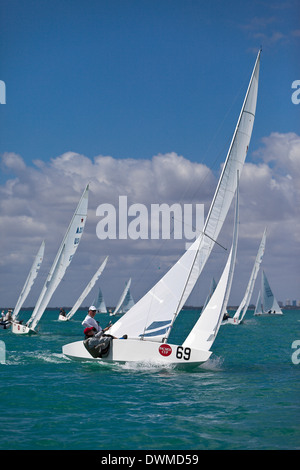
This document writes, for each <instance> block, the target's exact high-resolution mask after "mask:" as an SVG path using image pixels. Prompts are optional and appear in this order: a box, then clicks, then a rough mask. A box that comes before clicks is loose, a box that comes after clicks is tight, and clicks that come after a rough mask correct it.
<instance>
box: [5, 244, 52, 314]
mask: <svg viewBox="0 0 300 470" xmlns="http://www.w3.org/2000/svg"><path fill="white" fill-rule="evenodd" d="M44 252H45V241H43V242H42V244H41V246H40V248H39V249H38V252H37V254H36V256H35V258H34V261H33V263H32V266H31V268H30V271H29V274H28V276H27V279H26V281H25V284H24V286H23V289H22V291H21V294H20V295H19V298H18V300H17V303H16V306H15V308H14V311H13V314H12V319H13V321H14V320H16V318H17V316H18V314H19V311H20V310H21V308H22V305H23V304H24V302H25V300H26V298H27V296H28V294H29V292H30V290H31V287H32V286H33V283H34V281H35V279H36V277H37V275H38V272H39V269H40V267H41V264H42V261H43V257H44Z"/></svg>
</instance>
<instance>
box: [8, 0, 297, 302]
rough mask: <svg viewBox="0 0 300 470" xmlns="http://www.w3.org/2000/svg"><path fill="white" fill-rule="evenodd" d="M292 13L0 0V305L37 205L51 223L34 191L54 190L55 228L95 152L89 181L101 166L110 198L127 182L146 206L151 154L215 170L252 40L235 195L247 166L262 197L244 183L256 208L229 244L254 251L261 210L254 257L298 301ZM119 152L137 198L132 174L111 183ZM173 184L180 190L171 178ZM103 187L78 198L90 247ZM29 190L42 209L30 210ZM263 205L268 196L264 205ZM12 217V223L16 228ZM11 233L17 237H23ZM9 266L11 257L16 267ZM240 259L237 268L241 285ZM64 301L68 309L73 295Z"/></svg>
mask: <svg viewBox="0 0 300 470" xmlns="http://www.w3.org/2000/svg"><path fill="white" fill-rule="evenodd" d="M299 13H300V7H299V1H296V0H287V1H281V2H279V1H276V0H275V1H274V2H267V1H261V0H259V1H255V0H254V1H251V2H241V1H226V2H224V1H202V0H198V1H194V0H185V1H183V0H173V1H171V0H159V1H158V0H150V1H143V0H140V1H136V0H132V1H130V0H129V1H124V0H123V1H118V0H109V1H104V0H98V1H94V0H85V1H83V0H72V1H70V0H69V1H68V0H66V1H56V0H51V1H49V0H39V1H32V0H26V2H24V1H23V0H22V1H18V0H0V59H1V61H0V64H1V65H0V79H1V80H3V81H4V82H5V84H6V104H5V105H1V106H0V129H1V135H0V137H1V138H0V155H1V159H2V160H1V175H0V191H1V200H2V203H1V204H2V206H1V208H0V214H1V217H2V220H6V222H7V224H6V228H5V229H4V228H2V229H1V230H2V233H1V239H2V240H5V243H3V244H2V251H3V255H1V257H2V261H1V265H0V268H1V270H3V273H4V272H6V273H9V275H7V281H4V282H3V284H2V286H3V287H2V290H1V292H0V294H1V298H2V299H4V301H3V302H5V301H6V302H7V303H8V304H13V302H14V298H15V296H16V293H15V290H13V289H12V288H11V287H9V286H10V285H11V284H12V283H13V284H17V285H18V287H19V288H20V289H21V287H22V282H23V281H22V279H23V278H24V277H26V274H27V270H28V267H29V266H30V264H31V260H32V256H33V255H34V253H35V252H36V251H37V248H38V246H39V242H40V239H41V237H44V235H45V233H46V228H45V227H46V221H45V220H44V219H43V217H44V215H45V212H46V213H47V214H48V218H49V219H50V220H53V217H55V220H56V219H59V217H58V216H57V215H56V214H55V213H54V212H51V210H53V208H51V207H50V203H49V206H48V205H46V206H43V205H42V201H45V200H46V199H44V196H45V194H44V193H43V191H44V192H46V191H47V193H48V196H50V195H55V194H63V197H64V199H63V201H64V204H65V207H64V208H62V202H61V201H62V199H60V202H59V204H58V203H57V202H55V203H53V205H54V206H55V207H56V210H57V208H58V207H61V210H62V211H63V212H64V214H65V218H64V219H61V226H59V227H60V228H59V229H58V233H59V237H61V236H62V234H63V232H64V230H65V227H66V225H67V223H68V221H66V219H67V218H68V217H69V215H68V214H70V217H71V214H72V212H73V210H74V208H75V206H76V201H77V200H78V198H79V196H80V194H81V192H82V191H83V188H84V186H85V184H86V182H87V180H89V179H90V178H91V177H93V175H95V171H96V164H95V157H97V156H110V157H111V160H109V161H108V160H105V165H106V166H105V168H104V167H102V168H101V169H100V170H99V172H100V173H99V177H98V180H99V181H102V180H101V174H104V173H105V174H106V175H110V177H111V185H114V186H115V187H117V189H116V194H118V195H122V194H125V193H126V191H128V194H129V193H130V194H131V197H132V202H145V203H146V202H148V203H149V202H151V197H150V195H149V194H148V196H146V186H147V176H146V173H145V168H146V166H147V167H151V168H152V169H153V168H154V166H155V162H156V160H153V157H155V156H157V155H160V154H161V155H168V157H167V158H169V161H171V160H172V161H175V162H176V164H175V165H178V168H179V163H180V162H181V163H182V160H180V158H179V156H182V157H183V159H184V165H185V166H186V168H187V169H189V170H187V171H191V172H192V173H194V174H196V173H197V172H196V165H199V164H203V165H205V167H206V168H207V169H209V170H211V171H213V174H214V176H217V174H218V171H219V168H220V164H221V163H222V161H224V158H225V156H226V152H227V148H228V145H229V143H230V139H231V136H232V134H233V130H234V127H235V124H236V121H237V117H238V114H239V111H240V107H241V104H242V101H243V98H244V94H245V91H246V88H247V85H248V81H249V78H250V75H251V71H252V68H253V65H254V62H255V58H256V55H257V52H258V50H259V48H260V46H262V48H263V53H262V61H261V74H260V85H259V98H258V105H257V117H256V121H255V125H254V132H253V136H252V140H251V145H250V151H249V154H248V156H247V164H249V166H248V167H247V170H246V172H245V183H244V188H245V194H244V201H245V204H246V202H247V199H249V197H250V198H251V197H254V196H255V195H253V190H252V189H251V184H250V183H251V181H252V180H251V178H253V175H255V174H258V173H255V171H254V170H258V171H260V173H259V174H260V175H261V178H265V180H264V184H265V185H269V187H270V188H271V192H270V191H269V192H267V191H266V190H265V188H264V190H263V189H262V188H261V189H260V191H261V193H260V191H257V195H256V197H257V200H253V202H252V206H251V207H257V205H258V204H259V203H260V202H261V194H264V197H266V202H265V203H264V208H265V213H264V214H263V213H260V214H257V213H254V212H253V213H250V212H249V218H250V219H251V218H252V219H253V220H252V219H251V222H253V223H252V225H251V230H250V229H248V234H247V233H246V230H245V233H244V235H243V231H242V233H241V246H242V247H244V248H245V252H246V253H248V251H247V250H248V249H249V253H248V255H249V256H250V251H251V250H252V251H251V256H255V250H256V248H255V247H256V246H258V242H259V239H260V236H261V234H262V231H263V228H264V223H265V220H264V219H270V220H269V223H270V225H271V227H273V229H272V228H271V230H270V237H269V241H270V245H269V254H268V256H269V258H268V256H267V257H266V258H267V259H266V263H267V265H268V264H269V269H270V270H273V268H274V267H275V266H276V265H280V266H285V267H286V273H289V274H288V275H287V277H286V281H285V282H284V283H283V282H282V279H281V277H280V275H279V273H277V272H275V273H274V271H273V275H274V280H273V282H274V284H275V287H276V288H277V289H278V290H279V295H278V297H279V298H280V299H282V300H284V299H285V298H287V297H290V298H300V294H299V293H298V287H297V286H298V285H299V283H298V282H296V280H298V277H297V276H298V274H299V268H298V265H297V264H296V262H295V253H297V249H298V245H297V242H299V240H296V238H295V237H296V235H295V234H293V235H292V231H293V232H295V231H296V229H295V227H296V224H298V223H299V222H297V220H298V219H299V218H298V216H299V212H296V209H295V208H294V206H295V202H296V203H297V202H299V194H298V192H297V187H298V183H299V179H297V178H296V177H295V176H294V175H295V174H298V173H297V171H296V170H298V169H299V161H300V154H299V149H300V147H299V139H300V137H299V134H300V129H299V122H300V120H299V111H300V105H299V106H296V105H294V104H293V103H292V101H291V95H292V89H291V85H292V82H293V81H294V80H297V79H300V70H299V45H300V44H299V43H300V26H299ZM72 152H73V153H72ZM74 155H75V156H74ZM174 155H175V156H174ZM62 156H63V157H62ZM167 158H166V160H167ZM101 161H102V160H101ZM132 161H133V162H135V163H134V165H135V168H136V171H138V172H139V174H142V175H143V177H142V182H141V185H143V186H144V189H145V191H144V193H143V194H142V189H141V188H140V187H137V186H136V182H133V183H132V182H131V183H130V184H132V186H134V191H133V190H132V188H130V187H129V182H128V181H127V180H126V184H125V182H122V180H123V179H124V181H125V179H126V178H125V174H124V173H123V174H122V171H123V172H124V166H122V164H121V162H124V163H123V165H129V162H132ZM161 161H162V160H161ZM189 162H191V163H192V164H193V165H194V167H193V168H194V170H193V169H192V170H191V169H190V168H191V167H190V163H189ZM102 163H103V165H104V160H103V161H102ZM110 164H111V166H110V168H109V170H108V166H109V165H110ZM130 164H131V165H133V164H132V163H130ZM251 164H252V165H254V166H251ZM143 165H144V166H143ZM151 165H152V166H151ZM166 168H167V166H166V167H165V173H164V170H163V169H162V175H164V174H165V175H166V178H167V177H168V175H170V172H169V171H168V170H166ZM197 168H198V169H199V168H200V167H199V166H197ZM97 171H98V167H97ZM199 171H200V170H199ZM252 171H253V173H251V172H252ZM153 174H154V173H153ZM174 174H175V173H174ZM178 174H179V173H178ZM74 175H76V176H74ZM81 176H82V177H81ZM177 176H178V175H177V173H176V177H177ZM203 178H204V177H203ZM37 181H39V182H40V183H41V189H40V192H38V190H37V189H36V188H35V190H33V189H32V188H33V185H36V187H39V186H38V184H37ZM164 181H166V180H164ZM176 181H177V180H176ZM203 181H204V179H203ZM209 181H210V185H208V186H207V194H206V193H205V194H204V193H203V196H201V197H203V202H205V203H208V202H209V201H210V200H211V197H212V195H213V191H214V188H215V181H213V179H212V175H211V179H210V180H209ZM169 183H170V184H169V186H168V185H166V187H168V190H169V192H167V190H166V191H165V194H166V197H167V199H168V201H169V200H172V201H176V196H174V194H173V192H174V190H173V189H172V188H174V183H173V186H172V184H171V182H169ZM177 183H178V187H181V186H180V181H179V179H178V181H177ZM289 184H290V185H291V186H289ZM42 185H43V186H42ZM185 185H186V183H185ZM62 186H64V188H62ZM183 186H184V185H183ZM191 186H192V185H191ZM30 188H31V189H30ZM70 188H71V189H70ZM128 188H129V189H128ZM247 188H248V189H247ZM110 189H111V188H109V189H108V190H106V193H103V194H102V193H101V194H100V192H99V191H100V189H99V190H98V188H96V189H95V187H94V199H93V197H92V196H91V211H92V212H93V213H92V215H91V217H90V220H91V224H92V223H93V225H92V226H89V227H87V229H86V230H87V232H88V234H89V235H87V236H89V237H90V240H91V239H92V234H93V237H94V239H93V243H96V242H99V240H96V236H95V225H96V220H95V209H96V207H97V205H98V204H100V202H101V201H102V199H101V198H107V199H106V200H107V202H109V198H108V194H110ZM64 190H65V193H63V191H64ZM68 190H69V193H67V191H68ZM202 190H203V191H204V188H202ZM97 191H98V192H97ZM130 191H131V192H130ZM241 191H243V185H242V186H241ZM247 191H249V193H247ZM272 191H273V192H272ZM275 192H276V194H275ZM32 194H34V196H32ZM137 195H139V196H137ZM33 197H34V198H35V201H33ZM134 197H135V198H136V199H134ZM139 197H140V199H138V198H139ZM147 197H148V198H147ZM39 198H40V201H41V204H40V207H37V206H35V203H36V201H37V200H39ZM242 198H243V195H242ZM204 199H205V201H204ZM274 201H278V203H277V213H276V211H275V208H274ZM160 202H165V201H164V200H161V201H160ZM197 202H202V200H201V199H200V201H197ZM47 211H48V212H47ZM278 211H280V213H278ZM10 214H11V218H9V215H10ZM54 214H55V215H54ZM24 217H27V219H26V220H25V219H24ZM256 217H257V219H256ZM271 219H272V220H271ZM279 219H283V220H285V224H286V226H287V227H289V225H290V229H289V233H291V235H290V236H291V237H292V238H291V240H290V242H289V251H288V252H286V251H285V249H286V248H283V240H282V239H281V238H280V237H279V235H278V225H277V223H278V221H279ZM68 220H69V219H68ZM256 220H257V225H255V224H254V221H256ZM39 223H40V225H38V224H39ZM10 224H11V225H10ZM22 224H24V225H22ZM272 224H273V226H272ZM14 226H17V227H19V228H20V227H21V228H22V230H21V232H20V231H19V230H17V231H15V229H14V228H13V227H14ZM11 230H13V231H14V234H13V237H10V234H11ZM18 232H19V233H18ZM250 232H251V234H252V235H253V236H251V237H250V235H249V233H250ZM24 234H25V236H26V237H28V241H27V242H26V243H25V244H24V245H23V244H22V242H23V240H24ZM33 235H34V238H33ZM54 235H55V233H52V238H50V241H49V246H50V247H51V250H52V251H51V250H50V253H49V261H48V262H49V263H50V261H52V259H53V257H54V255H55V247H58V245H59V242H60V238H57V237H58V235H57V237H54ZM243 236H244V239H243ZM18 237H19V238H18ZM48 237H50V235H48ZM249 237H250V238H249ZM33 239H34V243H33ZM26 240H27V238H26ZM30 240H31V242H30ZM243 240H244V245H243ZM82 245H84V243H83V241H82ZM82 245H81V248H82V252H83V255H82V258H80V254H79V255H78V258H79V260H78V266H82V265H83V264H84V263H86V266H84V269H85V270H86V276H87V277H88V276H89V273H90V274H91V275H92V274H93V272H95V270H96V266H95V265H94V266H93V265H92V263H93V256H92V254H91V253H90V252H88V249H85V248H84V246H83V247H82ZM20 246H22V247H23V248H22V253H20ZM46 246H47V241H46ZM95 246H96V245H95ZM98 248H99V245H97V249H98ZM106 248H107V249H106V251H105V250H103V256H104V255H106V254H107V253H108V254H109V252H112V253H115V247H114V248H110V247H108V246H107V247H106ZM250 248H251V250H250ZM46 250H47V248H46ZM101 250H102V248H101ZM101 250H100V251H101ZM140 250H141V248H140ZM147 250H148V248H147V249H146V251H147ZM104 251H105V252H104ZM120 251H121V248H120ZM129 252H130V254H131V255H132V258H130V259H129V258H128V259H126V260H124V259H122V265H123V267H124V271H122V270H120V272H121V274H120V285H119V286H118V289H119V291H120V290H121V286H123V285H124V283H125V281H126V279H127V277H129V276H130V275H131V272H130V271H134V270H135V269H136V270H137V272H139V271H138V268H137V265H135V264H134V260H135V262H137V258H134V257H135V256H137V253H134V252H133V251H132V252H131V251H130V250H129ZM139 253H140V252H139ZM139 253H138V254H139ZM8 254H9V255H8ZM101 254H102V251H101ZM20 255H21V256H20ZM84 255H85V257H84ZM51 256H52V259H50V258H51ZM177 258H178V252H176V253H175V252H174V261H175V260H176V259H177ZM245 259H246V258H245ZM247 259H248V262H249V259H250V258H249V257H248V258H247ZM251 259H252V258H251ZM119 261H120V260H119ZM12 263H16V265H15V268H16V269H15V271H16V270H17V272H18V274H16V272H14V271H13V268H12ZM250 264H251V263H250ZM250 264H249V265H247V266H246V267H245V271H244V272H243V274H242V275H241V279H243V280H244V284H245V282H247V276H248V275H249V272H250V270H251V267H252V266H250ZM241 265H242V263H241ZM112 266H113V267H115V269H117V267H118V266H119V265H118V261H117V260H115V261H112ZM249 266H250V267H249ZM75 267H76V264H75ZM113 267H112V268H109V267H108V268H107V269H108V272H109V273H115V272H116V271H114V269H113ZM125 268H126V270H125ZM45 269H46V268H45ZM109 269H111V271H109ZM283 269H284V268H283ZM159 274H160V273H159ZM211 274H213V268H212V270H211V272H209V273H208V275H207V280H206V281H205V282H206V284H205V286H204V288H203V296H204V297H205V296H206V292H204V291H205V290H206V289H207V288H208V285H209V283H210V275H211ZM16 276H17V277H16ZM71 276H72V274H71ZM1 277H2V276H1ZM154 277H155V276H154ZM74 279H75V278H74ZM76 279H77V278H76ZM152 280H153V279H147V282H146V281H145V286H143V288H141V290H138V291H136V297H139V296H140V295H141V293H142V292H144V291H145V290H146V289H147V288H150V287H152V284H151V282H152ZM85 281H86V280H85ZM85 281H84V282H85ZM5 282H7V285H5ZM66 282H67V281H66ZM76 282H77V283H78V289H80V288H81V287H80V285H82V287H84V284H83V281H82V280H81V284H80V279H79V278H78V279H77V280H76ZM104 282H105V281H104ZM240 288H241V289H242V288H243V285H241V287H240ZM133 289H134V282H133ZM107 291H108V292H109V294H108V297H109V296H110V297H109V301H110V302H111V303H113V302H115V301H116V300H117V299H116V298H115V295H116V294H115V293H114V290H113V288H112V287H111V286H109V285H107ZM70 292H71V290H70ZM233 292H234V295H235V297H234V301H236V302H238V298H239V287H238V288H236V289H235V288H234V287H233ZM71 297H72V296H71V294H70V295H69V297H68V298H67V300H66V302H67V304H70V303H72V298H71ZM57 299H58V300H57V302H58V303H59V302H61V303H64V304H65V305H66V302H64V298H63V293H62V292H61V293H59V292H58V297H57ZM74 300H75V299H74ZM197 301H198V300H197ZM55 302H56V300H55V301H54V304H55ZM33 303H34V297H32V300H31V303H30V304H31V305H32V304H33Z"/></svg>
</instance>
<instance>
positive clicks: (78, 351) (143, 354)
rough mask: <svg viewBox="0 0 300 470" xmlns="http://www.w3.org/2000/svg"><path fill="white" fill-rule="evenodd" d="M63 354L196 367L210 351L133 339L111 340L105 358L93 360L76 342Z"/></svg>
mask: <svg viewBox="0 0 300 470" xmlns="http://www.w3.org/2000/svg"><path fill="white" fill-rule="evenodd" d="M62 351H63V354H65V356H68V357H70V358H72V359H79V360H91V361H98V362H117V363H127V362H136V363H140V362H146V363H155V364H162V365H164V364H166V365H192V366H197V365H200V364H203V363H204V362H206V361H207V360H208V359H209V357H210V356H211V354H212V352H211V351H200V350H197V349H191V348H184V347H183V346H178V345H174V344H163V343H156V342H151V341H141V340H134V339H113V340H112V343H111V347H110V351H109V354H108V356H107V357H105V358H101V359H100V358H99V359H98V358H93V357H92V356H91V354H90V353H89V352H88V351H87V349H86V348H85V346H84V344H83V341H76V342H75V343H69V344H66V345H65V346H63V348H62Z"/></svg>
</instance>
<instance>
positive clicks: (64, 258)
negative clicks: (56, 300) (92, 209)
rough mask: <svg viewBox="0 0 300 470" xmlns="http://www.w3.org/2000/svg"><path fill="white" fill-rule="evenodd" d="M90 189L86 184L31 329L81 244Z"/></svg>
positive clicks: (28, 323)
mask: <svg viewBox="0 0 300 470" xmlns="http://www.w3.org/2000/svg"><path fill="white" fill-rule="evenodd" d="M88 190H89V185H87V186H86V188H85V190H84V192H83V194H82V196H81V199H80V201H79V204H78V206H77V209H76V211H75V213H74V215H73V218H72V220H71V222H70V225H69V227H68V230H67V232H66V234H65V236H64V238H63V241H62V243H61V245H60V248H59V250H58V252H57V254H56V257H55V259H54V262H53V264H52V267H51V269H50V272H49V274H48V277H47V279H46V282H45V284H44V287H43V289H42V292H41V294H40V296H39V298H38V301H37V303H36V306H35V308H34V310H33V312H32V315H31V317H30V319H29V320H28V322H27V324H26V326H27V327H28V328H30V329H31V330H34V329H35V327H36V325H37V324H38V322H39V321H40V319H41V317H42V315H43V313H44V311H45V309H46V307H47V305H48V303H49V302H50V299H51V297H52V295H53V294H54V292H55V290H56V288H57V286H58V285H59V283H60V281H61V280H62V278H63V277H64V274H65V272H66V270H67V267H68V266H69V264H70V263H71V261H72V258H73V256H74V254H75V252H76V250H77V248H78V246H79V242H80V240H81V237H82V233H83V229H84V226H85V221H86V217H87V209H88Z"/></svg>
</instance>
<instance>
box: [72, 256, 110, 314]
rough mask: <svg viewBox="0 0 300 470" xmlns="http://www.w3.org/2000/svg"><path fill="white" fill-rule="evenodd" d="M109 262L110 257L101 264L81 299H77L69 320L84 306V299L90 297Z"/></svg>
mask: <svg viewBox="0 0 300 470" xmlns="http://www.w3.org/2000/svg"><path fill="white" fill-rule="evenodd" d="M107 260H108V256H107V257H106V258H105V260H104V261H103V263H101V265H100V267H99V268H98V269H97V271H96V272H95V274H94V276H93V277H92V279H91V280H90V282H89V283H88V284H87V286H86V287H85V289H84V290H83V292H82V294H81V295H80V296H79V298H78V299H77V301H76V302H75V304H74V305H73V307H72V309H71V310H70V312H69V313H68V315H67V319H68V320H70V319H71V318H72V317H73V316H74V315H75V313H76V312H77V310H78V308H79V307H80V305H81V304H82V302H83V301H84V299H85V298H86V297H87V296H88V294H89V293H90V291H91V290H92V288H93V287H94V285H95V284H96V282H97V281H98V279H99V277H100V276H101V274H102V272H103V271H104V268H105V266H106V263H107Z"/></svg>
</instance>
